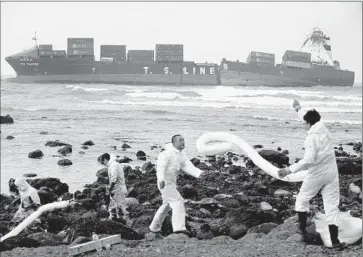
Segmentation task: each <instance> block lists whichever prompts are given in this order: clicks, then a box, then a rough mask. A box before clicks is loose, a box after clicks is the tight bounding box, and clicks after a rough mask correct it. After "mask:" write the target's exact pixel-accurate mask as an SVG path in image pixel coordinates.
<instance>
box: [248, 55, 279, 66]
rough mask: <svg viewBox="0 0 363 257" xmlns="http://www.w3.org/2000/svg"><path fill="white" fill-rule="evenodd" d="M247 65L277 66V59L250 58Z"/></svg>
mask: <svg viewBox="0 0 363 257" xmlns="http://www.w3.org/2000/svg"><path fill="white" fill-rule="evenodd" d="M246 62H247V63H259V64H266V65H270V66H271V65H272V66H274V65H275V58H269V57H267V58H266V57H257V56H249V57H248V58H247V61H246Z"/></svg>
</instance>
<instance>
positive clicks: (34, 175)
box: [23, 173, 37, 178]
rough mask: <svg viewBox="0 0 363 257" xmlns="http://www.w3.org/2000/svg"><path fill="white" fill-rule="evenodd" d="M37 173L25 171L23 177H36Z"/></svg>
mask: <svg viewBox="0 0 363 257" xmlns="http://www.w3.org/2000/svg"><path fill="white" fill-rule="evenodd" d="M36 176H37V174H35V173H25V174H23V177H26V178H33V177H36Z"/></svg>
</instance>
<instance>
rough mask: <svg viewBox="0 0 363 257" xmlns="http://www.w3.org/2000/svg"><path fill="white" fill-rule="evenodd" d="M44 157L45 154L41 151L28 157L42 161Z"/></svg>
mask: <svg viewBox="0 0 363 257" xmlns="http://www.w3.org/2000/svg"><path fill="white" fill-rule="evenodd" d="M43 156H44V154H43V152H42V151H41V150H39V149H37V150H35V151H32V152H30V153H29V154H28V157H29V158H33V159H41V158H42V157H43Z"/></svg>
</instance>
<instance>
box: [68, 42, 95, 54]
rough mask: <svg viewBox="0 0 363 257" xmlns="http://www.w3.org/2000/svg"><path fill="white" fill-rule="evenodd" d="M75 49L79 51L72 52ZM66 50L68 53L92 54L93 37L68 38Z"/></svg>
mask: <svg viewBox="0 0 363 257" xmlns="http://www.w3.org/2000/svg"><path fill="white" fill-rule="evenodd" d="M75 50H77V51H80V52H81V53H80V54H77V53H74V52H75ZM67 52H68V55H93V54H94V40H93V38H68V45H67ZM83 53H85V54H83Z"/></svg>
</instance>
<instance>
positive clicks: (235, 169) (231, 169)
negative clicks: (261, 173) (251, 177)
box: [227, 165, 246, 174]
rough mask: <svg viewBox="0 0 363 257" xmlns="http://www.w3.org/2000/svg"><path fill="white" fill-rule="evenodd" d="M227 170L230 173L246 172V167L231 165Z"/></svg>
mask: <svg viewBox="0 0 363 257" xmlns="http://www.w3.org/2000/svg"><path fill="white" fill-rule="evenodd" d="M227 170H228V172H229V174H240V173H242V172H245V171H246V168H244V167H242V166H237V165H231V166H230V167H228V169H227Z"/></svg>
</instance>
